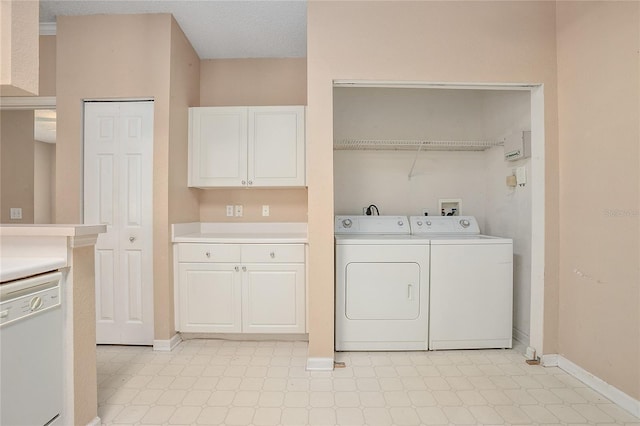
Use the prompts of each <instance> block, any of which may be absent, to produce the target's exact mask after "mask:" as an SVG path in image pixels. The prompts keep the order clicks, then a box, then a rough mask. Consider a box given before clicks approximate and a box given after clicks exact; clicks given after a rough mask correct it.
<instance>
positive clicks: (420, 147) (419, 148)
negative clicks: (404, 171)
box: [409, 142, 424, 180]
mask: <svg viewBox="0 0 640 426" xmlns="http://www.w3.org/2000/svg"><path fill="white" fill-rule="evenodd" d="M422 145H424V142H421V143H420V145H418V150H417V151H416V156H415V157H414V158H413V164H411V170H409V180H411V178H412V177H413V176H415V175H414V174H413V169H415V167H416V162H417V161H418V155H419V154H420V150H422Z"/></svg>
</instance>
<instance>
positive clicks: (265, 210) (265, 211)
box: [262, 204, 269, 216]
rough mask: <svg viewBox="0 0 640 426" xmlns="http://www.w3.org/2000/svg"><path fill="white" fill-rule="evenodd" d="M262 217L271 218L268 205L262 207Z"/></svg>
mask: <svg viewBox="0 0 640 426" xmlns="http://www.w3.org/2000/svg"><path fill="white" fill-rule="evenodd" d="M262 216H269V206H268V205H266V204H265V205H264V206H262Z"/></svg>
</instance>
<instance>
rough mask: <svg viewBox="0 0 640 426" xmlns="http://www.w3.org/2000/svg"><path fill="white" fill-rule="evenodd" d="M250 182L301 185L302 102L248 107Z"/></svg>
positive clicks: (303, 165) (303, 153)
mask: <svg viewBox="0 0 640 426" xmlns="http://www.w3.org/2000/svg"><path fill="white" fill-rule="evenodd" d="M248 153H249V158H248V183H249V185H250V186H304V185H305V134H304V106H290V107H287V106H285V107H250V108H249V147H248Z"/></svg>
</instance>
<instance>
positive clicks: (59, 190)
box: [55, 14, 174, 339]
mask: <svg viewBox="0 0 640 426" xmlns="http://www.w3.org/2000/svg"><path fill="white" fill-rule="evenodd" d="M171 28H172V18H171V16H170V15H167V14H158V15H93V16H63V17H59V18H58V26H57V36H56V37H57V64H58V65H57V73H56V74H57V75H56V91H57V111H58V129H57V139H58V142H57V152H56V208H55V221H56V222H57V223H77V222H80V221H81V219H82V214H81V212H82V192H81V191H82V179H83V177H82V163H83V158H82V100H83V99H87V98H89V99H108V98H115V99H117V98H150V97H152V98H153V99H154V101H155V102H154V127H153V132H154V147H153V163H154V171H153V173H154V175H153V211H154V218H153V221H154V223H153V240H154V246H153V250H154V259H153V262H154V294H155V296H154V298H155V301H156V302H158V303H161V304H159V305H157V306H155V308H154V315H155V316H156V318H155V323H156V325H155V338H156V339H169V338H170V337H171V335H172V334H173V332H174V330H173V325H172V324H170V320H169V319H168V318H170V315H171V312H172V310H173V307H172V306H170V305H168V303H169V301H170V297H171V296H170V295H169V294H168V293H170V292H169V288H171V285H172V284H171V281H172V278H171V276H170V275H169V266H168V265H169V264H170V263H171V252H170V251H169V241H170V232H169V229H170V226H169V213H168V211H169V192H170V190H169V186H170V183H169V181H168V177H169V170H168V168H169V164H170V157H169V155H170V152H169V151H170V149H169V139H170V137H169V132H170V123H171V120H170V81H171V80H170V68H171V67H170V54H171Z"/></svg>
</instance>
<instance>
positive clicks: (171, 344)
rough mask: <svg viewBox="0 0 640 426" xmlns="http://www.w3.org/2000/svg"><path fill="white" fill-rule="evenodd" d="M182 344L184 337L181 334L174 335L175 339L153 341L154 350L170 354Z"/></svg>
mask: <svg viewBox="0 0 640 426" xmlns="http://www.w3.org/2000/svg"><path fill="white" fill-rule="evenodd" d="M180 342H182V337H180V334H174V335H173V337H172V338H171V339H169V340H154V341H153V350H154V351H160V352H170V351H172V350H173V348H175V347H176V346H178V345H179V344H180Z"/></svg>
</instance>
